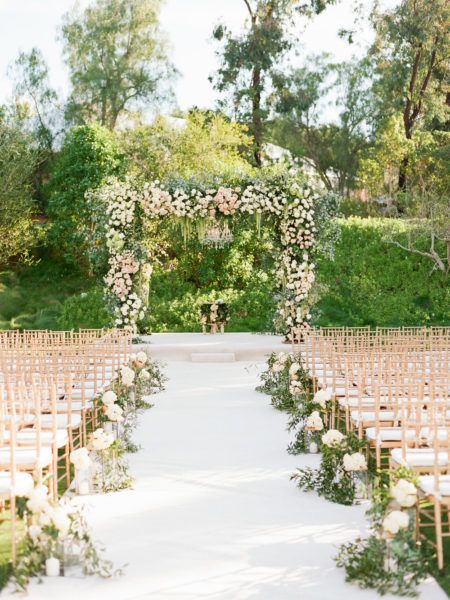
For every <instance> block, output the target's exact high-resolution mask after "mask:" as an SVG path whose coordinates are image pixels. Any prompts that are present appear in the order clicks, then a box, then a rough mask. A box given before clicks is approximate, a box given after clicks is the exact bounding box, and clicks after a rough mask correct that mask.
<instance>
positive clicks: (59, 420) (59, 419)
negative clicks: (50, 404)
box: [41, 413, 81, 429]
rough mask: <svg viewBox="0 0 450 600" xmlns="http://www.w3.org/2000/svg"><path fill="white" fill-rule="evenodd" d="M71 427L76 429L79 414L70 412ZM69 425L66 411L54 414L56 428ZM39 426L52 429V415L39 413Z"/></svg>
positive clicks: (78, 424)
mask: <svg viewBox="0 0 450 600" xmlns="http://www.w3.org/2000/svg"><path fill="white" fill-rule="evenodd" d="M70 422H71V424H72V429H77V428H78V427H79V426H80V424H81V415H79V414H77V413H72V414H71V415H70ZM68 426H69V415H68V414H66V413H58V414H57V415H56V428H57V429H66V428H67V427H68ZM41 427H42V428H43V429H52V427H53V415H41Z"/></svg>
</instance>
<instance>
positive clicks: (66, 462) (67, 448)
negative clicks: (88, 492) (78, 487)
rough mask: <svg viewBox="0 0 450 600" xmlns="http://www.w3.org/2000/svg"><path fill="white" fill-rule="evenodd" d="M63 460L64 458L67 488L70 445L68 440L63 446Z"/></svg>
mask: <svg viewBox="0 0 450 600" xmlns="http://www.w3.org/2000/svg"><path fill="white" fill-rule="evenodd" d="M64 453H65V460H64V465H65V468H66V485H67V488H69V487H70V445H69V442H67V444H66V446H65V450H64Z"/></svg>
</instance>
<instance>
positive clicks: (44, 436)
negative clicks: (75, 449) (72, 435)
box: [4, 429, 69, 448]
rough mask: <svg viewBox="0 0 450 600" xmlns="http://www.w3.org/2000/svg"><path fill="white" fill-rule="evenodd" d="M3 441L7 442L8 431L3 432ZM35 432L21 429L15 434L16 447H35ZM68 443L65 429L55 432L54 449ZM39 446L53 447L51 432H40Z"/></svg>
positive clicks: (34, 430) (8, 437)
mask: <svg viewBox="0 0 450 600" xmlns="http://www.w3.org/2000/svg"><path fill="white" fill-rule="evenodd" d="M4 437H5V441H9V439H10V435H9V431H5V436H4ZM36 441H37V431H36V429H21V430H20V431H18V432H17V433H16V444H17V445H18V446H36ZM68 441H69V436H68V434H67V429H57V430H56V447H57V448H62V447H63V446H65V445H66V444H67V443H68ZM41 445H42V446H52V445H53V432H52V431H49V430H45V431H41Z"/></svg>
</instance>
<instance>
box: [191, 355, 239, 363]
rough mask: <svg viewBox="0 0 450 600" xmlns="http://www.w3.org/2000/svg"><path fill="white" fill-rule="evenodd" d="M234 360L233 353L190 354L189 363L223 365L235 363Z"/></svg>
mask: <svg viewBox="0 0 450 600" xmlns="http://www.w3.org/2000/svg"><path fill="white" fill-rule="evenodd" d="M235 360H236V356H235V354H234V352H193V353H192V354H191V362H195V363H199V362H204V363H223V362H235Z"/></svg>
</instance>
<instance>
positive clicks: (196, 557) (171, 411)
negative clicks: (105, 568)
mask: <svg viewBox="0 0 450 600" xmlns="http://www.w3.org/2000/svg"><path fill="white" fill-rule="evenodd" d="M261 367H262V365H259V368H261ZM166 372H167V374H168V376H169V378H170V380H169V382H168V384H167V391H166V392H164V393H163V394H160V395H158V396H155V397H154V401H155V404H156V406H155V408H153V409H152V410H150V411H148V412H147V413H146V414H144V416H143V417H142V418H141V421H140V427H139V430H138V432H137V436H136V437H137V441H138V443H140V444H141V446H142V450H141V451H140V452H139V453H138V454H135V455H133V456H132V457H131V463H132V467H133V473H134V475H135V477H136V484H135V488H134V489H133V490H127V491H124V492H120V493H116V494H109V495H105V496H96V497H92V498H90V499H89V500H88V504H89V505H90V511H89V520H90V522H91V523H92V526H93V528H94V532H95V537H96V538H98V539H99V540H101V541H102V542H104V544H105V546H106V548H107V555H108V557H110V558H111V559H112V560H113V561H114V562H115V564H116V566H120V565H123V564H124V563H128V565H127V566H126V567H125V574H124V575H123V576H122V577H116V578H114V579H111V580H100V579H98V578H87V579H72V578H58V579H46V580H45V582H44V584H43V585H39V584H35V583H34V584H33V585H32V586H31V587H30V594H29V598H30V599H31V600H102V599H105V600H141V599H142V600H143V599H147V598H149V599H152V600H291V599H292V600H294V599H295V600H341V599H342V600H364V599H367V600H372V599H375V598H379V596H378V595H377V594H376V593H374V592H372V591H362V590H360V589H359V588H356V587H353V586H350V585H349V584H346V583H345V582H344V573H343V572H342V570H340V569H337V568H336V567H335V565H334V562H333V561H332V556H333V555H334V554H335V552H336V546H337V545H338V544H339V543H341V542H345V541H348V540H350V539H352V538H354V537H355V536H356V535H357V533H358V532H359V531H363V530H364V525H365V518H364V508H363V507H344V506H339V505H336V504H331V503H329V502H326V501H325V500H322V499H320V498H318V497H317V496H316V495H315V494H312V493H310V494H305V493H302V492H300V491H299V490H298V489H297V488H296V487H295V485H294V483H292V482H290V481H289V475H290V473H291V472H292V471H293V470H294V468H295V467H297V466H301V465H306V464H316V463H317V462H318V457H317V456H300V457H292V456H289V455H288V454H287V453H286V446H287V444H288V441H289V436H288V434H287V432H286V429H285V427H286V415H284V414H282V413H279V412H277V411H275V410H274V409H273V408H272V407H271V406H270V405H269V399H268V398H267V397H266V396H264V395H262V394H258V393H256V392H255V391H254V387H255V384H256V382H257V372H258V368H257V366H256V365H254V364H253V365H252V364H250V363H248V362H235V363H222V364H221V363H211V364H201V363H200V364H192V363H188V362H174V363H169V364H168V365H167V366H166ZM421 597H422V598H423V599H424V600H438V599H439V600H440V599H441V598H442V599H444V598H445V597H446V596H445V594H444V593H443V592H442V591H441V590H440V588H438V586H437V585H436V583H435V582H434V581H429V582H427V583H425V584H424V585H423V586H422V596H421ZM15 598H17V596H15ZM385 598H387V597H385Z"/></svg>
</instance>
